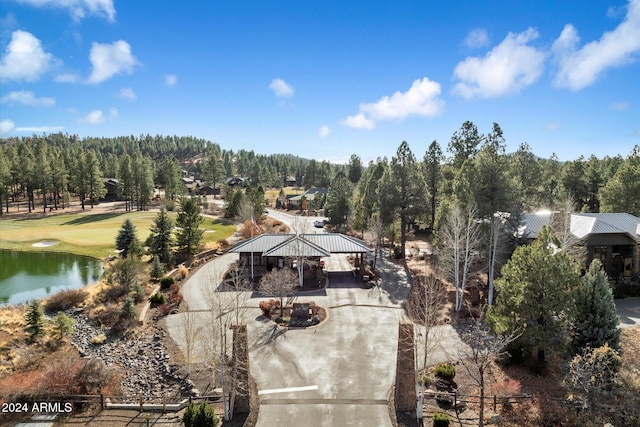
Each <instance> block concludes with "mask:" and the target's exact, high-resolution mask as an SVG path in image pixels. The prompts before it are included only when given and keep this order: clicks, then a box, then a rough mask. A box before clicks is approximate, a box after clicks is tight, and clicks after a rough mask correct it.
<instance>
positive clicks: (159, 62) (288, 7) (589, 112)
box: [0, 0, 640, 162]
mask: <svg viewBox="0 0 640 427" xmlns="http://www.w3.org/2000/svg"><path fill="white" fill-rule="evenodd" d="M0 55H1V58H0V133H1V135H2V136H4V137H6V136H29V135H32V134H34V133H36V134H41V133H43V132H44V133H51V132H58V131H62V132H66V133H69V134H77V135H79V136H81V137H84V136H118V135H136V136H137V135H141V134H147V133H149V134H152V135H155V134H165V135H166V134H169V135H193V136H195V137H199V138H205V139H208V140H210V141H213V142H217V143H219V144H220V145H221V146H222V147H223V148H226V149H234V150H237V149H241V148H243V149H247V150H255V151H256V152H257V153H263V154H269V153H292V154H296V155H300V156H303V157H307V158H315V159H319V160H325V159H326V160H331V161H337V162H346V160H347V159H348V158H349V156H350V155H351V154H353V153H355V154H358V155H359V156H360V157H361V158H362V159H363V160H364V161H369V160H372V159H375V158H376V157H378V156H389V157H390V156H392V155H393V154H394V152H395V150H396V149H397V147H398V145H399V144H400V143H401V142H402V141H403V140H406V141H407V142H409V144H410V146H411V148H412V150H413V151H414V153H415V154H416V156H417V157H418V158H421V157H422V155H423V154H424V152H425V150H426V148H427V146H428V145H429V144H430V143H431V141H433V140H437V141H438V142H439V143H440V144H441V145H442V147H443V148H445V147H446V146H447V144H448V143H449V141H450V139H451V135H452V134H453V133H454V132H455V131H456V130H457V129H459V128H460V126H461V125H462V123H463V122H464V121H465V120H471V121H473V122H474V123H475V124H476V125H477V126H478V128H479V130H480V132H482V133H487V132H489V131H490V130H491V127H492V123H493V122H497V123H499V124H500V126H501V127H502V129H503V131H504V135H505V137H506V140H507V150H508V151H514V150H515V149H517V147H518V145H519V144H520V143H522V142H527V143H528V144H529V145H530V146H531V148H532V151H533V152H534V153H535V154H537V155H539V156H542V157H549V156H550V155H551V154H552V153H556V154H557V155H558V157H559V158H560V159H561V160H573V159H576V158H577V157H578V156H579V155H581V154H582V155H585V156H589V155H590V154H595V155H596V156H598V157H603V156H605V155H616V154H622V155H623V156H626V155H627V154H629V153H630V152H631V149H632V148H633V146H634V145H636V144H640V0H629V1H627V0H606V1H600V0H590V1H584V0H564V1H561V2H560V1H551V0H520V1H516V2H514V1H510V0H509V1H507V0H505V1H501V0H494V1H491V2H480V1H474V0H468V1H454V0H450V1H445V0H431V1H375V0H369V1H344V0H342V1H332V0H329V1H295V0H280V1H267V0H264V1H251V2H249V1H241V0H237V1H226V2H222V1H187V2H183V1H153V2H152V1H112V0H3V1H2V4H1V5H0Z"/></svg>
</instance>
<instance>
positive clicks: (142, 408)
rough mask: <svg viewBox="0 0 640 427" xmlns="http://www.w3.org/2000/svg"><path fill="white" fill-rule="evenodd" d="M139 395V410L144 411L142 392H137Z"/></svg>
mask: <svg viewBox="0 0 640 427" xmlns="http://www.w3.org/2000/svg"><path fill="white" fill-rule="evenodd" d="M139 396H140V412H142V411H144V406H143V404H142V392H140V393H139Z"/></svg>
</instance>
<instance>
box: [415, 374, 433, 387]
mask: <svg viewBox="0 0 640 427" xmlns="http://www.w3.org/2000/svg"><path fill="white" fill-rule="evenodd" d="M419 382H420V385H423V386H425V387H429V386H430V385H431V384H433V383H434V382H435V380H434V379H433V377H430V376H428V375H422V376H421V377H420V379H419Z"/></svg>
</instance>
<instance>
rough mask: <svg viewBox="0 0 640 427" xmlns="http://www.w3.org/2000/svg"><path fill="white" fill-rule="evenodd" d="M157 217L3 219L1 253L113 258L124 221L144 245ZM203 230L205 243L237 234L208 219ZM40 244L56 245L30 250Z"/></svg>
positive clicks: (131, 214)
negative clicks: (63, 253) (14, 251)
mask: <svg viewBox="0 0 640 427" xmlns="http://www.w3.org/2000/svg"><path fill="white" fill-rule="evenodd" d="M156 215H157V213H155V212H110V213H101V214H90V213H85V214H69V215H51V216H47V217H42V218H20V219H2V220H0V249H14V250H23V251H54V252H69V253H74V254H79V255H88V256H93V257H96V258H102V257H105V256H108V255H110V254H115V239H116V235H117V234H118V230H119V229H120V227H121V226H122V223H123V222H124V221H125V220H126V219H130V220H131V221H132V222H133V224H134V225H135V226H136V228H137V230H138V238H139V239H140V241H141V242H144V241H145V239H146V238H147V237H148V236H149V227H150V226H151V224H152V223H153V220H154V219H155V217H156ZM170 215H171V216H172V217H173V218H174V220H175V217H176V213H174V212H170ZM202 228H204V229H205V233H204V241H205V243H208V242H216V241H218V240H220V239H226V238H228V237H229V236H231V235H232V234H233V233H234V231H235V230H236V227H235V225H233V224H228V223H226V222H222V221H220V220H215V219H211V218H205V223H204V224H203V225H202ZM42 240H57V241H58V242H59V243H58V244H57V245H54V246H50V247H46V248H36V247H33V246H32V245H33V244H34V243H37V242H40V241H42Z"/></svg>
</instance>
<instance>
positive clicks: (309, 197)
mask: <svg viewBox="0 0 640 427" xmlns="http://www.w3.org/2000/svg"><path fill="white" fill-rule="evenodd" d="M328 191H329V190H328V189H327V188H320V187H312V188H310V189H308V190H307V191H305V192H304V193H302V194H298V195H296V196H291V197H289V198H288V200H287V202H288V204H289V208H290V209H301V208H302V201H303V200H306V201H307V202H308V203H309V205H310V206H314V205H315V207H316V208H317V209H322V203H323V200H324V198H323V197H324V196H325V195H326V194H327V192H328Z"/></svg>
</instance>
